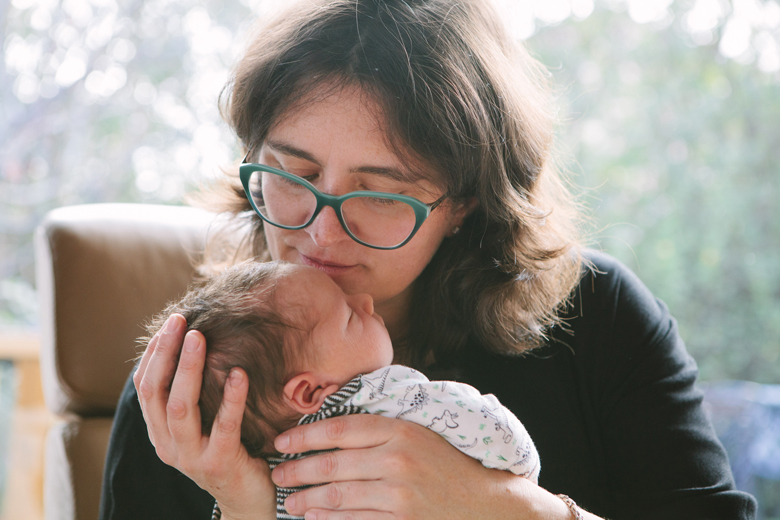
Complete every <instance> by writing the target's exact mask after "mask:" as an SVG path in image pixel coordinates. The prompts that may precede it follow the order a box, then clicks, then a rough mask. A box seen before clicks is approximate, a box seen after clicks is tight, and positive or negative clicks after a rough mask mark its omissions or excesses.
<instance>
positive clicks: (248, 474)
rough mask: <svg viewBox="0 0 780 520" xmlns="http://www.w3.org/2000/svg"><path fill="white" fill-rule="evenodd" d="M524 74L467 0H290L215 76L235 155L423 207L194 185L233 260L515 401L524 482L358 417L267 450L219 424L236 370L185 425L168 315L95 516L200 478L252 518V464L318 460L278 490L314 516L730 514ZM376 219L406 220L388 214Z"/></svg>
mask: <svg viewBox="0 0 780 520" xmlns="http://www.w3.org/2000/svg"><path fill="white" fill-rule="evenodd" d="M544 77H545V75H544V74H543V70H542V69H541V68H540V67H539V66H538V65H537V64H536V63H535V62H534V61H533V60H532V59H531V58H530V57H529V56H528V55H527V54H526V53H525V52H524V51H523V50H522V49H519V48H517V47H516V46H515V45H514V44H513V43H512V42H511V40H510V39H509V38H508V37H507V35H506V34H505V31H504V28H503V27H502V25H501V24H500V22H499V21H498V19H497V16H496V14H495V13H494V12H492V11H491V9H490V8H489V7H488V6H487V5H484V4H483V2H481V1H479V0H458V1H453V0H427V1H423V0H420V1H414V0H406V1H403V0H335V1H324V0H323V1H320V2H312V1H307V2H304V3H303V4H302V5H298V6H296V7H295V8H294V10H292V11H290V12H289V13H287V14H285V15H284V16H283V17H281V18H279V19H278V20H276V21H275V22H272V23H270V24H268V26H267V28H266V29H265V30H264V32H261V33H259V34H258V35H257V36H256V37H255V39H254V41H253V43H252V44H251V45H250V47H249V49H248V51H247V53H246V56H245V57H244V58H243V59H242V61H241V62H240V63H239V65H238V67H237V69H236V71H235V73H234V78H233V80H232V83H231V84H230V85H229V88H228V89H227V91H226V92H227V94H228V95H227V97H226V100H225V101H226V102H225V106H224V108H225V112H226V115H227V119H228V121H229V122H230V123H231V125H232V127H233V128H234V130H235V131H236V133H237V135H238V137H239V138H240V139H241V141H242V143H243V145H244V146H245V148H246V150H247V152H248V155H247V159H246V162H248V163H261V164H263V165H266V166H269V167H271V168H275V169H277V170H284V171H286V172H289V173H290V174H292V175H294V176H295V178H293V177H289V176H288V177H284V179H285V180H286V181H287V182H291V183H293V185H295V186H296V187H297V188H301V187H303V188H302V189H304V192H305V193H307V194H308V195H305V196H314V195H312V194H314V193H315V191H313V190H312V189H311V188H310V187H308V185H305V183H303V182H300V181H298V180H295V179H296V178H303V179H305V180H306V181H308V182H309V183H310V184H311V186H312V187H313V188H314V190H317V192H318V193H320V194H329V195H338V196H343V195H345V194H352V195H354V193H353V192H355V191H372V192H380V194H381V193H391V194H401V195H405V196H409V197H412V198H414V199H416V201H417V202H412V203H410V204H412V205H417V206H424V207H427V208H429V215H428V216H427V219H426V220H424V222H423V223H422V225H420V226H419V228H418V229H417V230H416V232H414V231H413V229H412V227H413V226H412V227H408V224H409V221H408V219H407V220H404V218H403V217H400V216H398V214H395V213H393V215H394V216H393V217H392V218H390V217H388V216H387V214H386V213H383V211H384V210H383V209H382V208H390V207H393V208H396V206H397V204H396V203H397V202H398V200H395V201H394V202H393V201H388V200H386V199H385V198H383V197H382V196H381V195H377V194H376V193H374V194H372V195H371V197H373V199H375V200H374V202H376V203H377V204H378V205H379V208H380V209H376V208H375V209H374V210H372V211H373V213H371V212H361V211H359V210H358V209H356V206H352V207H350V206H349V205H348V202H347V200H346V199H343V200H341V202H342V206H341V210H342V214H341V215H337V214H336V212H335V209H336V208H335V207H329V206H326V207H324V208H323V209H321V211H320V212H319V213H318V214H310V213H306V214H305V215H304V216H303V217H300V216H298V217H295V218H290V219H289V220H286V219H285V218H284V217H282V216H280V213H279V212H280V211H281V209H280V210H274V209H271V208H272V204H273V202H274V200H276V201H279V200H285V201H286V203H285V204H282V205H281V206H282V207H287V208H291V209H292V210H294V211H292V213H293V214H297V213H300V211H297V210H298V209H299V208H301V207H304V206H305V204H304V203H303V202H301V201H302V200H304V198H305V196H304V195H301V197H300V198H298V199H294V201H293V202H290V201H289V200H288V199H282V198H280V197H279V196H277V195H273V194H272V190H268V189H267V188H266V184H262V189H263V193H262V196H261V194H260V192H259V188H258V185H257V184H252V182H253V180H252V179H255V180H256V179H258V177H251V176H250V177H247V179H245V180H247V193H249V196H250V197H253V198H254V199H255V208H253V207H252V206H251V205H250V203H249V201H248V198H247V196H246V195H245V191H244V189H243V188H242V187H240V186H235V187H234V188H232V190H228V191H227V192H223V194H222V195H221V198H219V197H218V196H217V194H216V192H214V193H213V194H212V199H213V200H214V201H216V202H213V204H212V207H219V208H221V209H223V210H227V211H229V212H230V213H231V214H233V215H235V222H237V223H239V224H245V225H240V226H237V229H239V230H240V231H239V232H240V233H241V237H242V240H241V241H240V242H239V243H238V244H237V245H236V246H235V249H234V250H233V251H232V254H233V256H232V257H231V258H232V259H243V258H244V257H248V256H256V257H258V258H273V259H281V260H287V261H290V262H294V263H301V264H306V265H311V266H314V267H316V268H318V269H321V270H322V271H324V272H325V273H327V274H328V275H329V276H331V277H332V278H333V280H334V281H336V283H337V284H338V285H339V286H340V287H341V288H342V289H343V290H345V291H346V292H347V293H356V292H367V293H369V294H371V295H372V297H373V298H374V301H375V308H376V311H377V312H378V313H379V314H380V315H381V316H382V317H383V318H384V321H385V323H386V324H387V326H388V329H389V330H390V332H391V336H392V339H393V342H394V344H395V345H396V359H395V362H397V363H403V364H407V365H412V366H414V367H416V368H418V369H420V370H422V371H424V372H426V373H427V374H428V375H431V376H433V377H441V376H442V374H446V375H449V376H450V377H453V378H457V379H459V380H462V381H464V382H467V383H469V384H472V385H473V386H476V387H477V388H478V389H479V390H480V391H481V392H482V393H493V394H495V395H496V396H497V397H498V399H499V400H500V401H501V402H502V403H504V404H505V405H506V406H507V407H509V408H510V409H512V411H513V412H514V413H515V414H516V415H517V416H518V417H519V418H520V419H521V420H522V421H523V423H524V424H525V425H526V427H527V429H528V430H529V433H530V434H531V436H532V437H533V439H534V442H535V443H536V444H537V447H538V449H539V452H540V456H541V459H542V466H543V470H542V472H541V475H540V485H539V486H536V485H534V484H531V483H529V482H528V481H527V480H526V479H518V478H514V477H513V476H512V475H510V474H506V472H498V471H491V470H486V469H484V468H483V467H482V466H481V465H480V464H479V463H478V462H476V461H474V460H471V459H470V458H469V457H466V456H464V455H462V454H461V453H459V452H457V450H454V449H452V447H451V446H449V445H448V444H447V443H446V441H443V440H442V439H441V438H439V437H438V435H436V434H432V432H429V431H427V430H425V429H423V428H417V427H415V426H414V425H409V424H407V423H404V422H403V421H398V420H393V419H386V418H382V417H376V416H350V417H342V418H336V419H329V420H326V421H322V422H318V423H314V424H311V425H307V426H300V427H297V428H294V429H293V430H290V431H288V432H282V433H281V434H280V435H279V437H278V438H277V439H276V447H277V448H278V449H279V450H280V451H283V452H302V451H308V450H313V449H331V448H341V450H340V451H337V452H333V453H329V454H325V455H318V456H314V457H310V458H307V459H303V460H300V461H294V462H288V463H286V464H283V465H281V466H279V467H278V468H276V469H275V470H274V472H273V474H272V475H269V471H268V468H267V466H265V465H264V464H263V463H262V462H261V461H258V460H254V459H250V458H249V457H248V456H247V455H246V451H245V450H244V449H243V448H242V446H241V444H240V438H239V424H240V420H241V417H242V413H243V407H244V402H245V396H246V393H247V388H248V384H249V382H248V381H247V378H246V377H245V374H243V373H242V371H241V370H238V369H236V370H234V371H233V373H232V375H231V378H230V380H229V383H228V384H227V385H226V390H225V396H224V401H223V404H222V408H221V410H220V413H219V415H218V420H217V421H216V425H215V428H214V430H213V431H212V434H211V436H209V437H204V436H202V435H201V431H200V423H199V418H198V414H197V400H198V394H199V388H200V378H201V370H202V366H203V359H204V354H205V343H204V340H203V338H202V335H200V334H199V333H197V332H195V331H192V332H189V333H187V334H186V335H185V334H184V331H185V330H186V327H185V324H184V323H183V320H182V319H181V318H180V317H177V316H174V317H172V318H171V319H170V320H169V322H168V325H167V327H166V330H165V331H164V332H163V333H162V334H161V335H159V336H157V337H156V338H154V339H153V340H152V342H151V343H150V345H149V348H148V349H147V351H146V352H147V354H145V355H144V357H143V359H142V360H141V362H140V364H139V367H138V369H137V370H136V372H135V374H134V376H133V378H132V381H128V384H127V386H126V388H125V392H124V394H123V397H122V399H121V401H120V403H119V408H118V410H117V415H116V419H115V426H114V432H113V434H112V440H111V445H110V447H109V454H108V459H107V466H106V473H105V483H104V490H103V501H102V504H101V514H102V517H103V518H208V517H209V515H210V513H211V507H212V506H213V504H214V500H215V499H216V501H217V502H218V503H219V505H220V507H221V509H222V512H223V515H224V516H223V518H226V519H231V520H233V519H241V518H270V517H271V516H269V515H272V514H273V505H274V504H273V485H274V484H275V485H278V486H284V487H289V486H296V485H301V484H321V483H330V484H327V485H325V486H321V487H315V488H311V489H308V490H306V491H304V492H301V493H298V494H296V495H293V497H291V499H288V502H287V504H286V505H287V509H288V510H289V511H290V512H291V513H294V514H300V515H301V516H302V515H303V514H304V513H306V518H317V519H321V518H327V519H339V518H392V517H396V518H398V517H401V518H426V519H430V518H448V519H452V518H468V519H475V518H507V517H512V518H515V517H516V518H527V519H532V518H550V519H552V518H555V519H568V518H598V517H609V518H614V519H619V518H636V519H641V518H664V519H675V518H686V519H688V518H705V517H706V518H724V519H725V518H752V517H753V515H754V511H755V502H754V501H753V499H752V497H750V496H748V495H745V494H742V493H739V492H737V491H735V490H734V489H733V481H732V478H731V474H730V471H729V468H728V462H727V459H726V456H725V453H724V452H723V449H722V447H721V446H720V445H719V443H718V441H717V439H716V438H715V436H714V434H713V432H712V429H711V427H710V426H709V423H708V421H707V419H706V418H705V416H704V414H703V411H702V410H701V406H700V404H701V395H700V394H699V393H698V392H696V391H695V389H694V388H693V384H694V381H695V377H696V369H695V364H694V363H693V361H692V360H691V359H690V358H689V357H688V356H687V354H686V352H685V349H684V346H683V345H682V343H681V340H680V339H679V336H678V335H677V331H676V326H675V323H674V320H673V319H672V318H671V317H670V316H669V314H668V312H667V310H666V308H665V307H664V306H663V304H662V303H660V302H657V301H656V300H655V299H654V298H653V297H652V296H651V295H650V294H649V293H648V291H647V290H646V289H645V288H644V287H643V286H642V285H641V283H640V282H639V281H638V280H637V279H636V278H635V277H634V276H633V275H632V274H631V273H630V272H628V271H627V270H626V269H625V268H624V267H622V266H621V265H619V264H618V263H616V262H615V261H614V260H612V259H610V258H608V257H606V256H604V255H600V254H597V253H595V252H588V251H584V254H583V250H582V249H581V247H580V245H579V242H578V234H577V227H576V220H575V212H574V210H573V206H572V204H571V202H570V197H569V196H568V194H567V193H566V190H565V189H564V188H563V186H562V184H561V182H560V179H559V177H558V176H557V174H556V172H555V171H554V169H553V168H552V166H551V163H552V160H551V158H550V142H551V139H552V133H551V132H552V128H551V126H552V124H551V123H552V121H551V120H552V117H551V112H550V108H549V100H548V99H547V91H546V90H545V87H544V81H543V80H544ZM257 168H265V167H254V166H252V167H249V169H250V170H251V169H255V170H257ZM245 170H246V171H248V170H247V169H246V168H245ZM265 171H266V173H267V174H270V175H271V176H272V178H276V179H277V180H279V177H278V175H279V174H277V173H273V170H269V169H268V168H265ZM274 176H277V177H274ZM307 190H308V191H307ZM319 196H320V197H322V195H319ZM274 197H276V198H274ZM217 199H218V200H217ZM356 199H357V200H361V198H360V197H356ZM290 200H293V199H290ZM350 200H351V199H350ZM362 202H366V197H363V198H362ZM400 204H401V205H402V204H405V203H403V202H401V203H400ZM401 207H404V206H401ZM312 208H313V206H312ZM253 209H256V210H257V212H255V211H252V210H253ZM310 209H311V208H310ZM423 213H425V211H423ZM260 215H262V217H263V219H261V218H260ZM311 218H313V220H311V221H310V222H309V220H310V219H311ZM414 218H419V217H414ZM272 223H273V224H272ZM389 223H392V224H393V225H389ZM274 224H276V225H274ZM415 224H420V222H419V220H417V221H416V222H415ZM278 225H283V226H286V228H285V227H279V226H278ZM371 226H380V229H385V230H387V231H386V232H384V233H370V232H368V231H366V230H367V229H369V228H371ZM381 226H384V227H381ZM404 226H407V227H404ZM291 228H294V229H291ZM398 229H401V230H404V229H405V230H406V231H403V232H402V233H401V234H402V235H405V236H406V235H409V236H406V238H408V242H405V243H404V240H405V239H403V240H400V239H398V238H397V237H393V238H392V239H390V238H386V237H387V236H389V235H391V234H395V233H396V232H397V230H398ZM391 231H392V233H391ZM413 233H414V234H413ZM402 238H403V237H402ZM391 242H392V243H391ZM223 245H224V244H223ZM399 245H400V247H397V248H393V247H396V246H399ZM218 249H220V250H223V249H224V248H223V247H222V246H220V248H218ZM213 265H215V262H214V261H212V262H211V263H208V262H207V265H206V266H205V268H209V267H210V266H213ZM180 352H181V356H180V358H179V353H180ZM521 353H523V354H525V355H523V356H519V355H518V354H521ZM177 363H178V368H177ZM174 371H175V373H176V375H175V377H173V374H174ZM136 389H137V394H136ZM150 440H151V443H150ZM182 473H183V474H184V475H182ZM185 475H186V476H185ZM269 477H270V478H272V479H273V482H272V481H271V480H270V478H269ZM201 488H202V489H201ZM556 495H558V496H556ZM565 495H569V496H571V497H572V498H573V499H574V500H576V501H577V502H578V503H579V504H580V505H581V506H582V508H584V509H586V510H588V511H590V513H589V512H584V511H583V509H580V508H579V507H577V506H576V505H574V502H573V501H572V500H571V499H569V498H568V497H566V496H565Z"/></svg>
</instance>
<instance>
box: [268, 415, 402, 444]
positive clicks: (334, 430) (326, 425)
mask: <svg viewBox="0 0 780 520" xmlns="http://www.w3.org/2000/svg"><path fill="white" fill-rule="evenodd" d="M400 424H403V423H401V422H400V421H396V420H394V419H388V418H387V417H382V416H379V415H371V414H360V415H347V416H344V417H334V418H332V419H326V420H324V421H317V422H314V423H311V424H305V425H303V426H296V427H295V428H291V429H289V430H287V431H286V432H284V433H282V434H281V435H279V436H278V437H277V438H276V439H275V440H274V446H275V447H276V449H277V450H279V451H280V452H282V453H304V452H307V451H310V450H328V449H332V448H342V449H344V448H366V447H369V446H379V445H380V444H384V443H385V442H387V441H388V440H389V439H390V438H391V437H392V436H393V433H392V432H393V430H394V427H396V426H399V425H400Z"/></svg>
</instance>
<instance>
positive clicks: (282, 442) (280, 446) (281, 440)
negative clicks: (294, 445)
mask: <svg viewBox="0 0 780 520" xmlns="http://www.w3.org/2000/svg"><path fill="white" fill-rule="evenodd" d="M274 444H275V445H276V449H277V450H279V451H282V450H284V449H287V447H288V446H289V445H290V436H289V435H286V434H282V435H280V436H278V437H277V438H276V441H274Z"/></svg>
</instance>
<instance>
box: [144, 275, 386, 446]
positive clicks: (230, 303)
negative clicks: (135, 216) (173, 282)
mask: <svg viewBox="0 0 780 520" xmlns="http://www.w3.org/2000/svg"><path fill="white" fill-rule="evenodd" d="M173 313H178V314H182V315H183V316H184V317H185V319H186V320H187V325H188V328H189V329H196V330H198V331H200V332H201V333H203V335H204V336H205V338H206V346H207V354H206V366H205V368H204V374H203V385H202V387H201V396H200V402H199V406H200V410H201V423H202V429H203V432H204V433H205V434H209V433H210V432H211V427H212V425H213V422H214V418H215V416H216V413H217V410H218V409H219V405H220V403H221V400H222V392H223V389H224V385H225V381H226V379H227V375H228V374H229V373H230V370H231V369H232V368H234V367H240V368H242V369H244V370H245V371H246V373H247V376H248V378H249V395H248V396H247V407H246V410H245V412H244V419H243V422H242V425H241V440H242V442H243V443H244V445H245V446H246V448H247V450H248V451H249V453H250V455H252V456H263V455H269V454H272V453H273V452H274V450H273V446H272V442H273V438H274V437H275V436H276V435H277V434H278V433H280V432H282V431H284V430H286V429H289V428H290V427H292V426H294V425H295V424H296V423H297V422H298V420H299V419H300V417H301V416H302V415H303V414H306V413H313V412H315V411H316V410H317V409H319V407H320V405H321V404H322V402H323V401H324V399H325V397H327V396H328V395H330V394H332V393H333V392H335V391H337V390H338V389H339V388H340V387H341V386H343V385H344V384H346V383H347V382H349V380H350V379H352V378H353V377H354V376H356V375H358V374H361V373H366V372H370V371H373V370H376V369H377V368H380V367H382V366H385V365H388V364H390V363H391V362H392V357H393V349H392V344H391V342H390V337H389V336H388V334H387V330H386V329H385V327H384V324H383V322H382V319H381V318H380V317H379V316H378V315H376V314H374V313H373V301H372V299H371V297H370V296H369V295H367V294H357V295H346V294H344V292H343V291H341V289H339V287H338V286H337V285H336V284H335V283H334V282H333V280H331V279H330V278H329V277H328V276H327V275H325V274H324V273H322V272H321V271H318V270H317V269H314V268H312V267H306V266H298V265H293V264H286V263H278V262H267V263H257V262H243V263H241V264H238V265H236V266H233V267H231V268H229V269H227V270H226V271H225V272H223V273H222V274H220V275H218V276H216V277H215V278H213V279H211V280H209V281H208V282H206V283H205V284H203V285H201V286H200V287H198V288H196V289H194V290H192V291H190V292H189V293H187V294H186V295H185V296H184V298H182V300H180V301H178V302H176V303H173V304H171V305H169V306H168V308H166V309H165V311H163V312H162V313H160V314H159V315H158V316H157V317H155V318H154V319H153V320H152V322H151V323H150V324H149V326H148V327H147V328H148V331H149V333H150V334H154V333H155V332H157V331H159V330H160V328H161V326H162V324H163V323H164V321H165V319H166V318H167V317H168V316H170V315H171V314H173Z"/></svg>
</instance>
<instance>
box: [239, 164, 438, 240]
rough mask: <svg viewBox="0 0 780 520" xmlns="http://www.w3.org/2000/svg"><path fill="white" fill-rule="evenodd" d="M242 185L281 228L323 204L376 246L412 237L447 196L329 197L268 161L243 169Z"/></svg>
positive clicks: (304, 219)
mask: <svg viewBox="0 0 780 520" xmlns="http://www.w3.org/2000/svg"><path fill="white" fill-rule="evenodd" d="M239 176H240V178H241V184H243V185H244V191H245V192H246V196H247V198H248V199H249V203H250V204H251V205H252V208H253V209H254V210H255V212H256V213H257V214H258V215H259V216H260V218H261V219H263V220H264V221H266V222H268V223H269V224H272V225H274V226H277V227H280V228H282V229H303V228H305V227H306V226H308V225H310V224H311V223H312V222H314V219H315V218H317V215H319V213H320V211H321V210H322V208H324V207H326V206H330V207H331V208H333V211H335V212H336V216H337V217H338V219H339V222H341V227H342V228H344V231H346V232H347V234H348V235H349V236H350V237H351V238H352V239H353V240H354V241H355V242H357V243H359V244H363V245H364V246H367V247H371V248H374V249H398V248H399V247H401V246H403V245H404V244H406V243H407V242H409V240H411V239H412V237H413V236H414V234H415V233H417V230H418V229H420V226H422V224H423V222H425V219H426V218H428V215H430V213H431V211H433V210H434V209H436V207H437V206H439V205H440V204H441V203H442V202H443V201H444V199H446V198H447V195H446V194H445V195H443V196H442V197H440V198H439V199H438V200H436V201H435V202H432V203H430V204H425V203H424V202H420V201H419V200H417V199H415V198H414V197H409V196H407V195H397V194H395V193H382V192H379V191H353V192H350V193H347V194H345V195H341V196H335V195H328V194H327V193H322V192H321V191H320V190H318V189H317V188H315V187H314V186H313V185H312V184H311V183H310V182H309V181H307V180H306V179H304V178H302V177H299V176H297V175H293V174H292V173H288V172H285V171H282V170H277V169H276V168H271V167H270V166H265V165H264V164H254V163H247V162H246V158H244V162H243V163H242V164H241V167H240V168H239Z"/></svg>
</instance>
